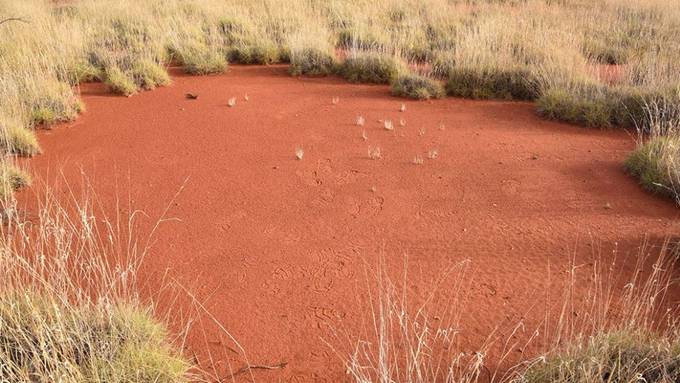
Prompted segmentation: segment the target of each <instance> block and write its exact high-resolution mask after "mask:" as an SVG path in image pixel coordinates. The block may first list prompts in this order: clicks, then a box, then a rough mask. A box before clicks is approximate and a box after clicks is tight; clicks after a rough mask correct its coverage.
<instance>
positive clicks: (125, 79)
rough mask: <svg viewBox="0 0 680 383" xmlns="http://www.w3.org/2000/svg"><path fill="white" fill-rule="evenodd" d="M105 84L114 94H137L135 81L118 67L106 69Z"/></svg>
mask: <svg viewBox="0 0 680 383" xmlns="http://www.w3.org/2000/svg"><path fill="white" fill-rule="evenodd" d="M104 83H105V84H106V85H107V86H108V87H109V89H110V90H111V91H112V92H114V93H117V94H122V95H124V96H130V95H132V94H134V93H135V92H137V84H136V83H135V79H134V78H133V77H132V76H131V75H129V74H127V73H125V72H123V71H122V70H121V69H120V68H117V67H111V68H106V71H105V77H104Z"/></svg>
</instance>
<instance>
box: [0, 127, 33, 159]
mask: <svg viewBox="0 0 680 383" xmlns="http://www.w3.org/2000/svg"><path fill="white" fill-rule="evenodd" d="M0 151H2V152H4V154H7V153H9V154H18V155H22V156H32V155H35V154H38V153H40V145H39V144H38V140H37V139H36V138H35V134H34V133H33V131H32V130H29V129H26V128H24V127H22V124H20V123H19V122H18V120H16V119H10V118H5V119H4V121H3V120H0Z"/></svg>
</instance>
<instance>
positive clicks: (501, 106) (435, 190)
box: [20, 66, 678, 381]
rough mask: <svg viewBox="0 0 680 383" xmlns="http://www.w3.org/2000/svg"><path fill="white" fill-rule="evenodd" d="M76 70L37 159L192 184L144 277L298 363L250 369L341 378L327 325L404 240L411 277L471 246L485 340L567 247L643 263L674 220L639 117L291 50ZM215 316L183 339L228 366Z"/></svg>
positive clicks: (260, 354)
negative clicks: (528, 99) (455, 92)
mask: <svg viewBox="0 0 680 383" xmlns="http://www.w3.org/2000/svg"><path fill="white" fill-rule="evenodd" d="M81 90H82V98H83V100H84V102H85V104H86V106H87V111H86V112H85V113H84V114H83V115H82V116H80V117H79V118H78V119H77V120H76V121H75V122H73V123H68V124H63V125H61V126H58V127H55V128H54V129H52V130H48V131H42V132H40V134H39V139H40V144H41V145H42V147H43V151H44V154H42V155H40V156H37V157H35V158H33V159H31V160H28V161H27V164H28V166H29V167H30V168H31V170H32V171H33V172H34V173H35V174H36V177H38V178H49V177H51V176H54V175H55V174H57V173H59V172H63V173H64V174H65V177H66V179H69V180H73V183H76V184H77V183H78V182H79V180H80V174H81V171H82V172H84V173H85V174H86V175H87V177H88V178H89V180H90V181H91V182H92V183H93V184H94V186H95V189H96V190H97V196H98V198H99V200H101V201H102V202H103V204H104V205H108V206H111V207H113V206H115V199H116V198H117V197H122V198H124V199H126V198H128V196H129V198H130V199H131V200H132V201H133V204H134V207H135V208H139V209H142V210H144V211H146V212H147V213H148V214H149V215H150V216H154V214H155V215H158V214H159V213H160V212H161V211H162V210H163V209H164V208H165V206H166V205H167V204H168V202H169V201H171V200H172V198H173V196H174V195H175V193H177V191H178V190H179V188H180V187H181V186H182V185H183V184H185V188H184V190H183V191H182V192H181V193H180V194H179V196H178V197H177V198H176V199H175V201H174V203H173V206H172V208H171V210H170V215H171V216H173V217H177V218H178V219H179V220H180V221H177V222H170V223H167V224H164V225H163V226H162V227H161V230H160V231H159V233H158V236H157V238H156V242H155V245H154V247H153V249H152V252H151V255H150V256H149V258H148V259H147V260H146V264H145V266H144V270H143V274H144V275H143V277H144V278H145V279H146V280H147V281H157V280H160V279H161V278H162V277H163V276H166V278H167V276H170V277H171V278H172V279H174V280H176V281H178V282H180V283H182V284H183V285H184V286H186V287H187V288H188V289H189V290H190V291H192V292H194V293H195V294H196V296H197V297H198V298H199V299H200V300H201V301H202V302H204V304H205V306H206V307H207V308H208V309H209V310H210V312H211V313H212V314H213V315H214V316H215V317H216V318H217V319H218V320H219V321H220V322H222V323H223V324H224V326H225V327H226V328H227V329H228V330H229V331H230V332H231V333H232V334H233V335H234V336H235V337H236V338H237V339H238V341H239V342H240V344H241V345H242V346H243V348H244V349H245V350H246V352H247V353H248V359H249V361H250V363H252V364H268V365H273V364H277V363H279V362H287V363H288V364H287V365H286V367H285V368H283V369H279V370H267V371H254V372H253V374H254V375H255V377H256V379H257V380H259V381H323V380H326V381H340V380H343V379H346V375H345V373H344V368H343V365H342V362H341V361H340V360H339V359H338V357H337V355H336V354H335V353H334V352H333V350H332V349H330V348H329V347H328V346H327V345H326V344H325V343H324V342H323V341H322V340H321V338H323V339H332V338H331V336H330V335H329V334H330V330H329V329H330V328H336V329H337V328H341V329H350V330H351V329H352V328H353V327H354V326H356V323H358V321H359V318H360V317H361V314H360V313H359V312H358V311H359V310H360V309H359V308H358V307H357V299H356V297H357V296H360V295H362V294H364V293H365V291H362V289H363V288H364V287H365V283H363V282H362V281H363V280H364V279H365V273H364V269H365V265H366V264H369V265H372V264H375V261H376V259H377V258H378V256H380V255H381V254H382V255H383V256H384V258H385V261H386V266H387V267H388V268H394V269H398V268H399V267H401V266H402V265H403V263H404V258H405V257H407V258H408V263H409V268H410V269H411V270H412V274H413V278H414V282H413V284H414V286H415V285H416V284H417V282H415V281H417V280H428V278H429V279H433V278H435V277H436V275H437V273H439V272H440V271H441V270H442V269H443V268H445V267H446V266H448V265H451V264H454V263H456V262H460V261H463V260H466V259H469V260H470V265H471V266H470V273H469V275H470V276H471V280H470V283H469V284H468V285H467V287H466V291H465V294H467V295H468V296H469V299H470V301H472V302H474V304H472V305H468V307H466V309H465V312H464V313H463V315H462V322H461V328H462V329H463V331H464V333H463V334H464V335H463V336H464V337H465V338H466V339H467V340H469V343H470V344H471V345H474V343H475V342H476V341H477V340H479V339H483V338H484V337H485V336H486V334H488V332H489V331H490V330H491V329H492V328H493V327H494V326H495V325H496V324H497V323H499V322H501V321H504V320H520V319H521V318H522V317H523V316H524V315H525V313H526V312H527V310H529V309H530V308H531V307H532V306H533V305H534V304H535V302H536V300H537V298H538V297H542V296H544V295H545V290H546V289H548V288H549V287H550V283H549V281H548V277H547V270H548V269H550V270H552V271H553V273H554V275H555V276H556V277H553V278H555V279H559V278H560V277H559V275H560V274H561V273H562V274H563V273H564V271H565V270H567V269H569V266H570V262H571V261H572V260H577V263H578V262H582V263H584V264H585V265H592V261H593V259H595V258H596V257H600V258H601V259H602V260H603V261H609V260H610V258H611V257H612V254H614V253H616V258H617V259H618V262H619V264H620V267H621V268H622V269H628V270H629V269H630V268H631V267H633V265H634V260H632V257H634V256H635V255H636V254H637V253H638V247H639V246H640V245H641V243H642V242H643V239H644V236H645V235H648V236H649V237H650V238H652V239H653V240H659V239H661V238H663V237H664V236H666V235H669V234H673V233H677V229H678V227H677V216H678V211H677V210H676V208H675V206H674V205H673V203H672V202H670V201H666V200H664V199H661V198H658V197H655V196H652V195H649V194H647V193H645V192H644V191H643V190H642V189H641V188H640V187H639V186H638V185H637V184H636V181H635V180H633V179H632V178H630V177H628V176H627V175H626V174H625V173H624V171H623V168H622V160H623V159H624V158H625V156H626V155H627V154H628V153H629V152H630V151H631V150H632V149H633V147H634V143H633V140H632V139H631V137H630V136H629V134H627V133H625V132H622V131H600V130H588V129H584V128H579V127H574V126H570V125H566V124H562V123H557V122H551V121H545V120H542V119H540V118H539V117H537V116H536V115H535V112H534V106H533V105H532V104H530V103H518V102H503V101H483V102H482V101H470V100H462V99H452V98H447V99H444V100H436V101H427V102H415V101H409V100H403V99H398V98H394V97H391V96H389V90H388V87H386V86H375V85H357V84H348V83H346V82H345V81H343V80H341V79H337V78H293V77H290V76H289V75H288V74H287V72H286V67H284V66H270V67H258V66H247V67H244V66H232V67H230V69H229V72H228V73H226V74H224V75H219V76H205V77H189V76H184V75H182V74H181V73H179V72H177V71H173V84H172V85H171V86H168V87H164V88H160V89H157V90H154V91H152V92H143V93H140V94H138V95H135V96H134V97H131V98H125V97H119V96H114V95H111V94H109V93H107V92H106V89H105V87H104V86H103V85H102V84H85V85H83V86H82V89H81ZM187 92H191V93H194V94H197V95H198V96H199V97H198V99H196V100H189V99H187V98H186V97H185V93H187ZM246 94H247V95H248V97H249V101H246V100H244V96H245V95H246ZM231 97H236V99H237V104H236V105H235V106H234V107H231V108H230V107H228V105H227V102H228V99H229V98H231ZM335 97H338V100H339V101H338V102H337V104H333V103H332V99H333V98H335ZM402 102H403V103H405V104H406V111H404V112H400V110H399V109H400V105H401V103H402ZM359 115H361V116H363V117H364V118H365V120H366V124H365V126H363V127H359V126H356V124H355V120H356V117H357V116H359ZM386 119H389V120H392V121H393V122H394V126H395V129H394V131H387V130H385V129H384V127H383V123H382V122H380V121H379V120H386ZM402 119H403V120H404V122H405V126H403V127H402V126H400V120H402ZM364 130H365V132H366V136H367V140H364V138H362V131H364ZM298 146H299V147H302V148H303V149H304V158H303V159H302V160H296V158H295V149H296V147H298ZM368 147H380V149H381V153H382V158H381V159H379V160H372V159H370V158H369V156H368ZM432 149H436V150H437V151H438V156H437V158H436V159H429V158H428V151H430V150H432ZM416 156H421V157H422V158H423V159H424V163H423V164H421V165H418V164H414V163H413V160H414V158H415V157H416ZM185 182H186V183H185ZM30 193H31V192H30V191H24V192H21V193H20V199H24V200H27V201H28V200H30V198H28V195H29V194H30ZM29 205H30V203H29ZM29 209H30V206H29ZM612 259H613V258H612ZM626 259H628V260H626ZM149 283H150V286H151V287H150V289H151V290H153V283H152V282H149ZM414 288H415V287H414ZM442 290H443V291H445V290H446V288H445V286H444V288H443V289H442ZM674 299H676V301H677V296H676V297H674ZM161 305H163V302H161ZM540 314H541V313H539V315H540ZM208 322H209V321H208ZM206 327H207V329H206V330H205V337H203V334H201V335H200V336H199V335H197V334H194V335H193V336H191V337H190V338H189V344H188V348H189V349H190V352H195V353H196V354H198V355H201V357H204V356H205V355H206V352H207V351H206V347H208V348H210V349H212V352H213V353H214V354H213V361H214V362H215V363H216V365H217V369H218V373H220V374H223V375H224V376H228V371H227V369H226V367H225V365H224V360H228V359H230V358H231V359H232V363H233V364H232V367H233V368H234V369H238V367H239V364H238V363H237V362H234V361H233V360H235V359H237V357H236V356H235V355H234V354H233V353H231V352H229V351H226V352H225V351H224V350H225V347H223V344H222V342H223V341H221V340H220V337H219V335H218V331H217V330H216V329H215V326H211V325H210V324H207V325H206ZM199 338H201V339H207V340H208V342H207V344H208V346H205V343H204V342H201V340H200V339H199ZM342 346H343V345H338V347H339V348H342ZM470 347H472V348H473V347H474V346H470ZM470 351H473V349H471V350H470Z"/></svg>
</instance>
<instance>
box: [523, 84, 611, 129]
mask: <svg viewBox="0 0 680 383" xmlns="http://www.w3.org/2000/svg"><path fill="white" fill-rule="evenodd" d="M616 102H617V100H616V97H614V95H613V94H611V93H610V92H608V91H607V90H606V89H605V88H601V87H596V86H594V87H589V88H588V90H583V89H577V88H572V89H571V90H567V89H565V88H559V87H556V88H551V89H546V90H544V91H543V93H542V94H541V96H540V97H539V99H538V100H537V102H536V103H537V110H538V113H539V114H540V115H541V116H543V117H545V118H548V119H551V120H559V121H565V122H570V123H573V124H578V125H583V126H587V127H595V128H605V127H609V126H611V124H612V115H613V112H614V110H615V108H616V106H617V104H616Z"/></svg>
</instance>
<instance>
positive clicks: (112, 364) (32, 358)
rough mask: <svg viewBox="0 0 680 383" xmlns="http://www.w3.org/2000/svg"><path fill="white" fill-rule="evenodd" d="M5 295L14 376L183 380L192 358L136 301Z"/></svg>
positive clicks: (1, 313) (6, 367)
mask: <svg viewBox="0 0 680 383" xmlns="http://www.w3.org/2000/svg"><path fill="white" fill-rule="evenodd" d="M51 298H52V297H45V296H44V295H42V296H41V295H38V296H33V295H31V294H26V293H23V292H10V293H7V292H3V294H2V296H0V325H1V326H2V334H3V336H2V338H0V379H4V380H6V381H11V382H50V381H52V382H57V381H68V382H74V383H81V382H82V383H86V382H87V383H91V382H101V383H104V382H140V383H141V382H143V383H152V382H153V383H184V382H188V379H187V378H186V376H185V374H186V371H187V369H188V363H187V362H185V361H184V360H183V359H182V358H181V357H179V355H178V354H177V351H176V350H175V349H174V348H173V347H172V346H171V345H170V344H169V343H168V341H167V336H168V335H167V331H166V330H165V328H164V327H163V326H162V325H161V324H159V323H158V322H157V321H156V320H154V319H153V318H152V317H151V315H150V313H149V312H148V311H147V310H144V309H140V308H138V307H135V306H134V305H125V304H115V303H100V304H96V305H89V304H77V305H76V304H71V303H67V302H60V301H58V300H56V301H55V300H53V299H51Z"/></svg>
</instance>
